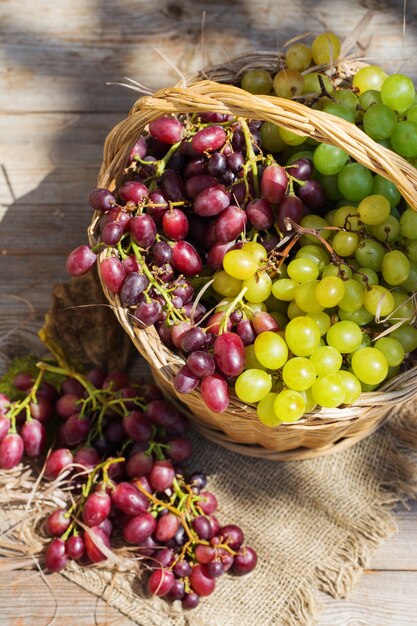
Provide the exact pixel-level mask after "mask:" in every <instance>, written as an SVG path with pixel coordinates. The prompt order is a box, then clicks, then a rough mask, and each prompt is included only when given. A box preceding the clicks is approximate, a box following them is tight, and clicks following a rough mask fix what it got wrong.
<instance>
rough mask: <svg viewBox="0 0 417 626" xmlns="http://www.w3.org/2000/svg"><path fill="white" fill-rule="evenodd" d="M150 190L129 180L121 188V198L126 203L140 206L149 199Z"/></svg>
mask: <svg viewBox="0 0 417 626" xmlns="http://www.w3.org/2000/svg"><path fill="white" fill-rule="evenodd" d="M148 193H149V192H148V188H147V187H146V185H144V184H143V183H140V182H138V181H136V180H128V181H127V182H125V183H123V185H121V187H119V196H120V197H121V199H122V200H124V201H125V202H133V203H134V204H135V205H136V204H140V203H141V202H142V201H143V200H145V199H146V198H147V197H148Z"/></svg>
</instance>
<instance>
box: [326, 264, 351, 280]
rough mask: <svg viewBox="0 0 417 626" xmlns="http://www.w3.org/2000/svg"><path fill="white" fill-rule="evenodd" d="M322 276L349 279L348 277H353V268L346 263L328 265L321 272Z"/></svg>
mask: <svg viewBox="0 0 417 626" xmlns="http://www.w3.org/2000/svg"><path fill="white" fill-rule="evenodd" d="M321 276H322V278H324V277H325V276H338V277H339V278H341V279H342V280H347V279H348V278H352V270H351V269H350V267H349V266H348V265H345V263H341V264H340V265H333V264H332V263H331V264H330V265H326V267H325V268H324V270H323V271H322V273H321Z"/></svg>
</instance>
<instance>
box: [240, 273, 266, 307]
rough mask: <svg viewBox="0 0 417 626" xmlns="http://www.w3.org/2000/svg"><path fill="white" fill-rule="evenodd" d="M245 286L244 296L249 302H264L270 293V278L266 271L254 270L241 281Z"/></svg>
mask: <svg viewBox="0 0 417 626" xmlns="http://www.w3.org/2000/svg"><path fill="white" fill-rule="evenodd" d="M244 287H246V289H247V291H246V293H245V298H246V300H248V301H249V302H255V303H257V302H264V301H265V300H266V299H267V298H269V296H270V295H271V289H272V280H271V279H270V277H269V275H268V274H267V273H266V272H256V274H255V275H254V276H251V277H250V278H247V279H246V280H244V281H243V283H242V288H244Z"/></svg>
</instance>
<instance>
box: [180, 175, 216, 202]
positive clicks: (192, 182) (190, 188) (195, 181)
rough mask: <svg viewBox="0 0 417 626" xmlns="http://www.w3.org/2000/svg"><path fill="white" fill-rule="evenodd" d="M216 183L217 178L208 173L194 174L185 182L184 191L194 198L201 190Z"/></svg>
mask: <svg viewBox="0 0 417 626" xmlns="http://www.w3.org/2000/svg"><path fill="white" fill-rule="evenodd" d="M217 184H218V182H217V179H216V178H215V177H214V176H211V175H210V174H196V175H195V176H192V177H190V178H189V179H188V180H187V182H186V183H185V193H186V194H187V196H188V197H189V198H191V199H192V200H194V199H195V198H197V196H198V195H199V194H200V193H201V192H202V191H204V190H205V189H208V188H209V187H214V186H215V185H217Z"/></svg>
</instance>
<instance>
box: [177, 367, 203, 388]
mask: <svg viewBox="0 0 417 626" xmlns="http://www.w3.org/2000/svg"><path fill="white" fill-rule="evenodd" d="M198 383H199V378H198V376H195V374H193V373H192V371H191V370H190V369H189V367H188V365H183V366H182V367H181V369H180V370H179V371H178V372H177V374H176V375H175V378H174V388H175V390H176V391H178V393H191V392H192V391H194V389H195V388H196V387H197V385H198Z"/></svg>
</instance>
